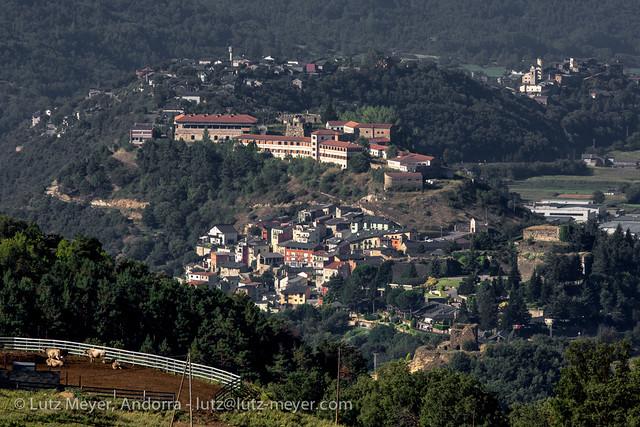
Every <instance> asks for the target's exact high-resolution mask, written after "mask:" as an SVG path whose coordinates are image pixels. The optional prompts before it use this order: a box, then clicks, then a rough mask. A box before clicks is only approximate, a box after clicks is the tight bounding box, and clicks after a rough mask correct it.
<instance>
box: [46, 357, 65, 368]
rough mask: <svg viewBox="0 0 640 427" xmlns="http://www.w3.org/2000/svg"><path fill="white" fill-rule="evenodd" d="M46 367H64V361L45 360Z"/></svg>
mask: <svg viewBox="0 0 640 427" xmlns="http://www.w3.org/2000/svg"><path fill="white" fill-rule="evenodd" d="M47 366H50V367H52V368H61V367H63V366H64V361H62V360H58V359H47Z"/></svg>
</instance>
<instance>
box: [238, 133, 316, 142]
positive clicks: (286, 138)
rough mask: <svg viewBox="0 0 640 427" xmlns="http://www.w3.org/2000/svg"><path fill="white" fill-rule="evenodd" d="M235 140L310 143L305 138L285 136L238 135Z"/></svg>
mask: <svg viewBox="0 0 640 427" xmlns="http://www.w3.org/2000/svg"><path fill="white" fill-rule="evenodd" d="M236 139H239V140H245V139H246V140H256V141H293V142H311V138H307V137H305V136H286V135H253V134H251V135H240V136H238V137H237V138H236Z"/></svg>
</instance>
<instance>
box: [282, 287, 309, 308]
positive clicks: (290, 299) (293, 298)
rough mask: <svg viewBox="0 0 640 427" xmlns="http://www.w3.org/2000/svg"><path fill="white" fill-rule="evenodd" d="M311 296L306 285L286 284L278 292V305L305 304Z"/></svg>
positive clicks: (292, 305) (294, 305) (293, 305)
mask: <svg viewBox="0 0 640 427" xmlns="http://www.w3.org/2000/svg"><path fill="white" fill-rule="evenodd" d="M310 297H311V288H309V287H308V286H304V285H300V286H288V287H287V288H285V289H284V290H283V291H282V292H281V293H280V305H283V306H290V307H296V306H299V305H303V304H306V303H307V301H309V298H310Z"/></svg>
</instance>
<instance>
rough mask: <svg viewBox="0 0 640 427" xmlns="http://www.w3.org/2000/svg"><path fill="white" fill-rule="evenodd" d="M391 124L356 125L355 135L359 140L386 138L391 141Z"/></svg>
mask: <svg viewBox="0 0 640 427" xmlns="http://www.w3.org/2000/svg"><path fill="white" fill-rule="evenodd" d="M392 127H393V125H392V124H391V123H358V125H357V126H356V135H357V136H358V137H361V138H366V139H371V138H386V139H388V140H391V128H392Z"/></svg>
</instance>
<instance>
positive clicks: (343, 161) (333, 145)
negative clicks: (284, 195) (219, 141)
mask: <svg viewBox="0 0 640 427" xmlns="http://www.w3.org/2000/svg"><path fill="white" fill-rule="evenodd" d="M338 135H339V134H338V133H337V132H334V131H331V130H319V131H316V132H313V133H312V134H311V137H302V136H284V135H242V136H239V137H237V138H236V139H237V140H238V141H240V142H241V143H243V144H245V145H249V144H251V143H254V144H256V146H257V147H258V149H259V150H262V151H268V152H269V153H271V154H273V156H274V157H278V158H281V159H282V158H285V157H305V158H311V159H314V160H316V161H318V162H320V163H333V164H335V165H338V166H340V167H341V168H343V169H346V168H347V167H348V165H349V160H350V159H352V158H353V156H354V155H356V154H358V153H361V152H362V151H364V147H362V146H361V145H359V144H354V143H352V142H345V141H338Z"/></svg>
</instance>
